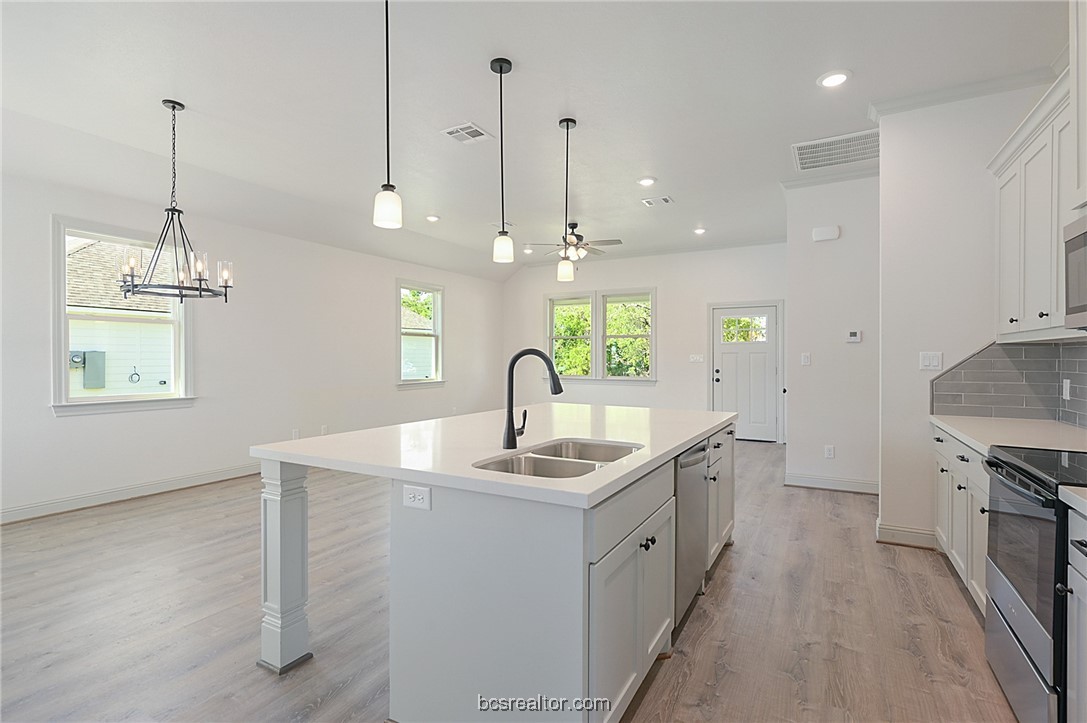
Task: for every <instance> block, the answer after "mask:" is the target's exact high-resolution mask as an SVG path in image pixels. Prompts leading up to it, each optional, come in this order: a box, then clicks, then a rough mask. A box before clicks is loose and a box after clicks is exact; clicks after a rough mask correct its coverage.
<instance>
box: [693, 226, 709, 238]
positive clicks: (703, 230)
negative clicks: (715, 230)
mask: <svg viewBox="0 0 1087 723" xmlns="http://www.w3.org/2000/svg"><path fill="white" fill-rule="evenodd" d="M694 232H695V233H696V234H698V235H699V236H701V235H702V234H704V233H706V229H704V228H696V229H695V230H694Z"/></svg>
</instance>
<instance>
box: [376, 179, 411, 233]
mask: <svg viewBox="0 0 1087 723" xmlns="http://www.w3.org/2000/svg"><path fill="white" fill-rule="evenodd" d="M374 225H375V226H377V227H378V228H400V227H401V226H403V225H404V209H403V206H402V205H401V203H400V196H399V195H398V194H397V193H396V186H394V185H392V184H391V183H383V184H382V185H381V190H380V191H378V194H377V195H376V196H374Z"/></svg>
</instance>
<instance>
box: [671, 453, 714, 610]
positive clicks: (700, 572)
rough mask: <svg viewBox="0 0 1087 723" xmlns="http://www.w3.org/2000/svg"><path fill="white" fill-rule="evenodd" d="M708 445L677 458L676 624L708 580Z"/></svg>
mask: <svg viewBox="0 0 1087 723" xmlns="http://www.w3.org/2000/svg"><path fill="white" fill-rule="evenodd" d="M707 446H708V444H707V442H705V441H703V442H699V443H698V444H696V445H695V446H694V447H691V448H690V449H689V450H687V451H686V452H684V453H683V454H682V455H680V456H679V457H678V458H677V459H676V623H677V624H678V623H679V621H680V620H682V619H683V615H684V614H685V613H686V612H687V608H688V607H689V606H690V604H691V601H692V600H694V598H695V596H696V595H698V593H700V592H702V586H703V585H704V584H705V581H706V556H707V555H708V554H709V511H708V509H707V505H708V503H709V498H708V495H709V486H708V484H707V481H706V455H707V454H708V451H707Z"/></svg>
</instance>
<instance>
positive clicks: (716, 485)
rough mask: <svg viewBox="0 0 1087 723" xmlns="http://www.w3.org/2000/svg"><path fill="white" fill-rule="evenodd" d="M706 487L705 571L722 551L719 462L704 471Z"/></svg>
mask: <svg viewBox="0 0 1087 723" xmlns="http://www.w3.org/2000/svg"><path fill="white" fill-rule="evenodd" d="M706 487H707V488H708V492H709V494H708V495H707V497H708V500H709V502H708V504H707V505H706V518H707V519H706V522H707V525H706V542H707V547H706V551H707V552H706V569H707V570H709V569H710V568H711V567H713V562H714V560H716V559H717V556H718V555H719V554H721V549H722V540H721V533H720V530H719V529H718V524H719V521H720V519H721V460H717V461H716V462H714V463H713V464H711V465H710V466H709V468H708V469H707V470H706Z"/></svg>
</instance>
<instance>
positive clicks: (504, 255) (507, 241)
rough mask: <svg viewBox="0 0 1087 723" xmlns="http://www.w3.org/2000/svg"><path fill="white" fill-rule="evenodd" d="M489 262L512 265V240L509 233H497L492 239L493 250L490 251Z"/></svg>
mask: <svg viewBox="0 0 1087 723" xmlns="http://www.w3.org/2000/svg"><path fill="white" fill-rule="evenodd" d="M491 261H494V262H495V263H496V264H512V263H513V238H512V237H510V234H509V231H499V232H498V235H497V236H495V237H494V248H493V250H492V251H491Z"/></svg>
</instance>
